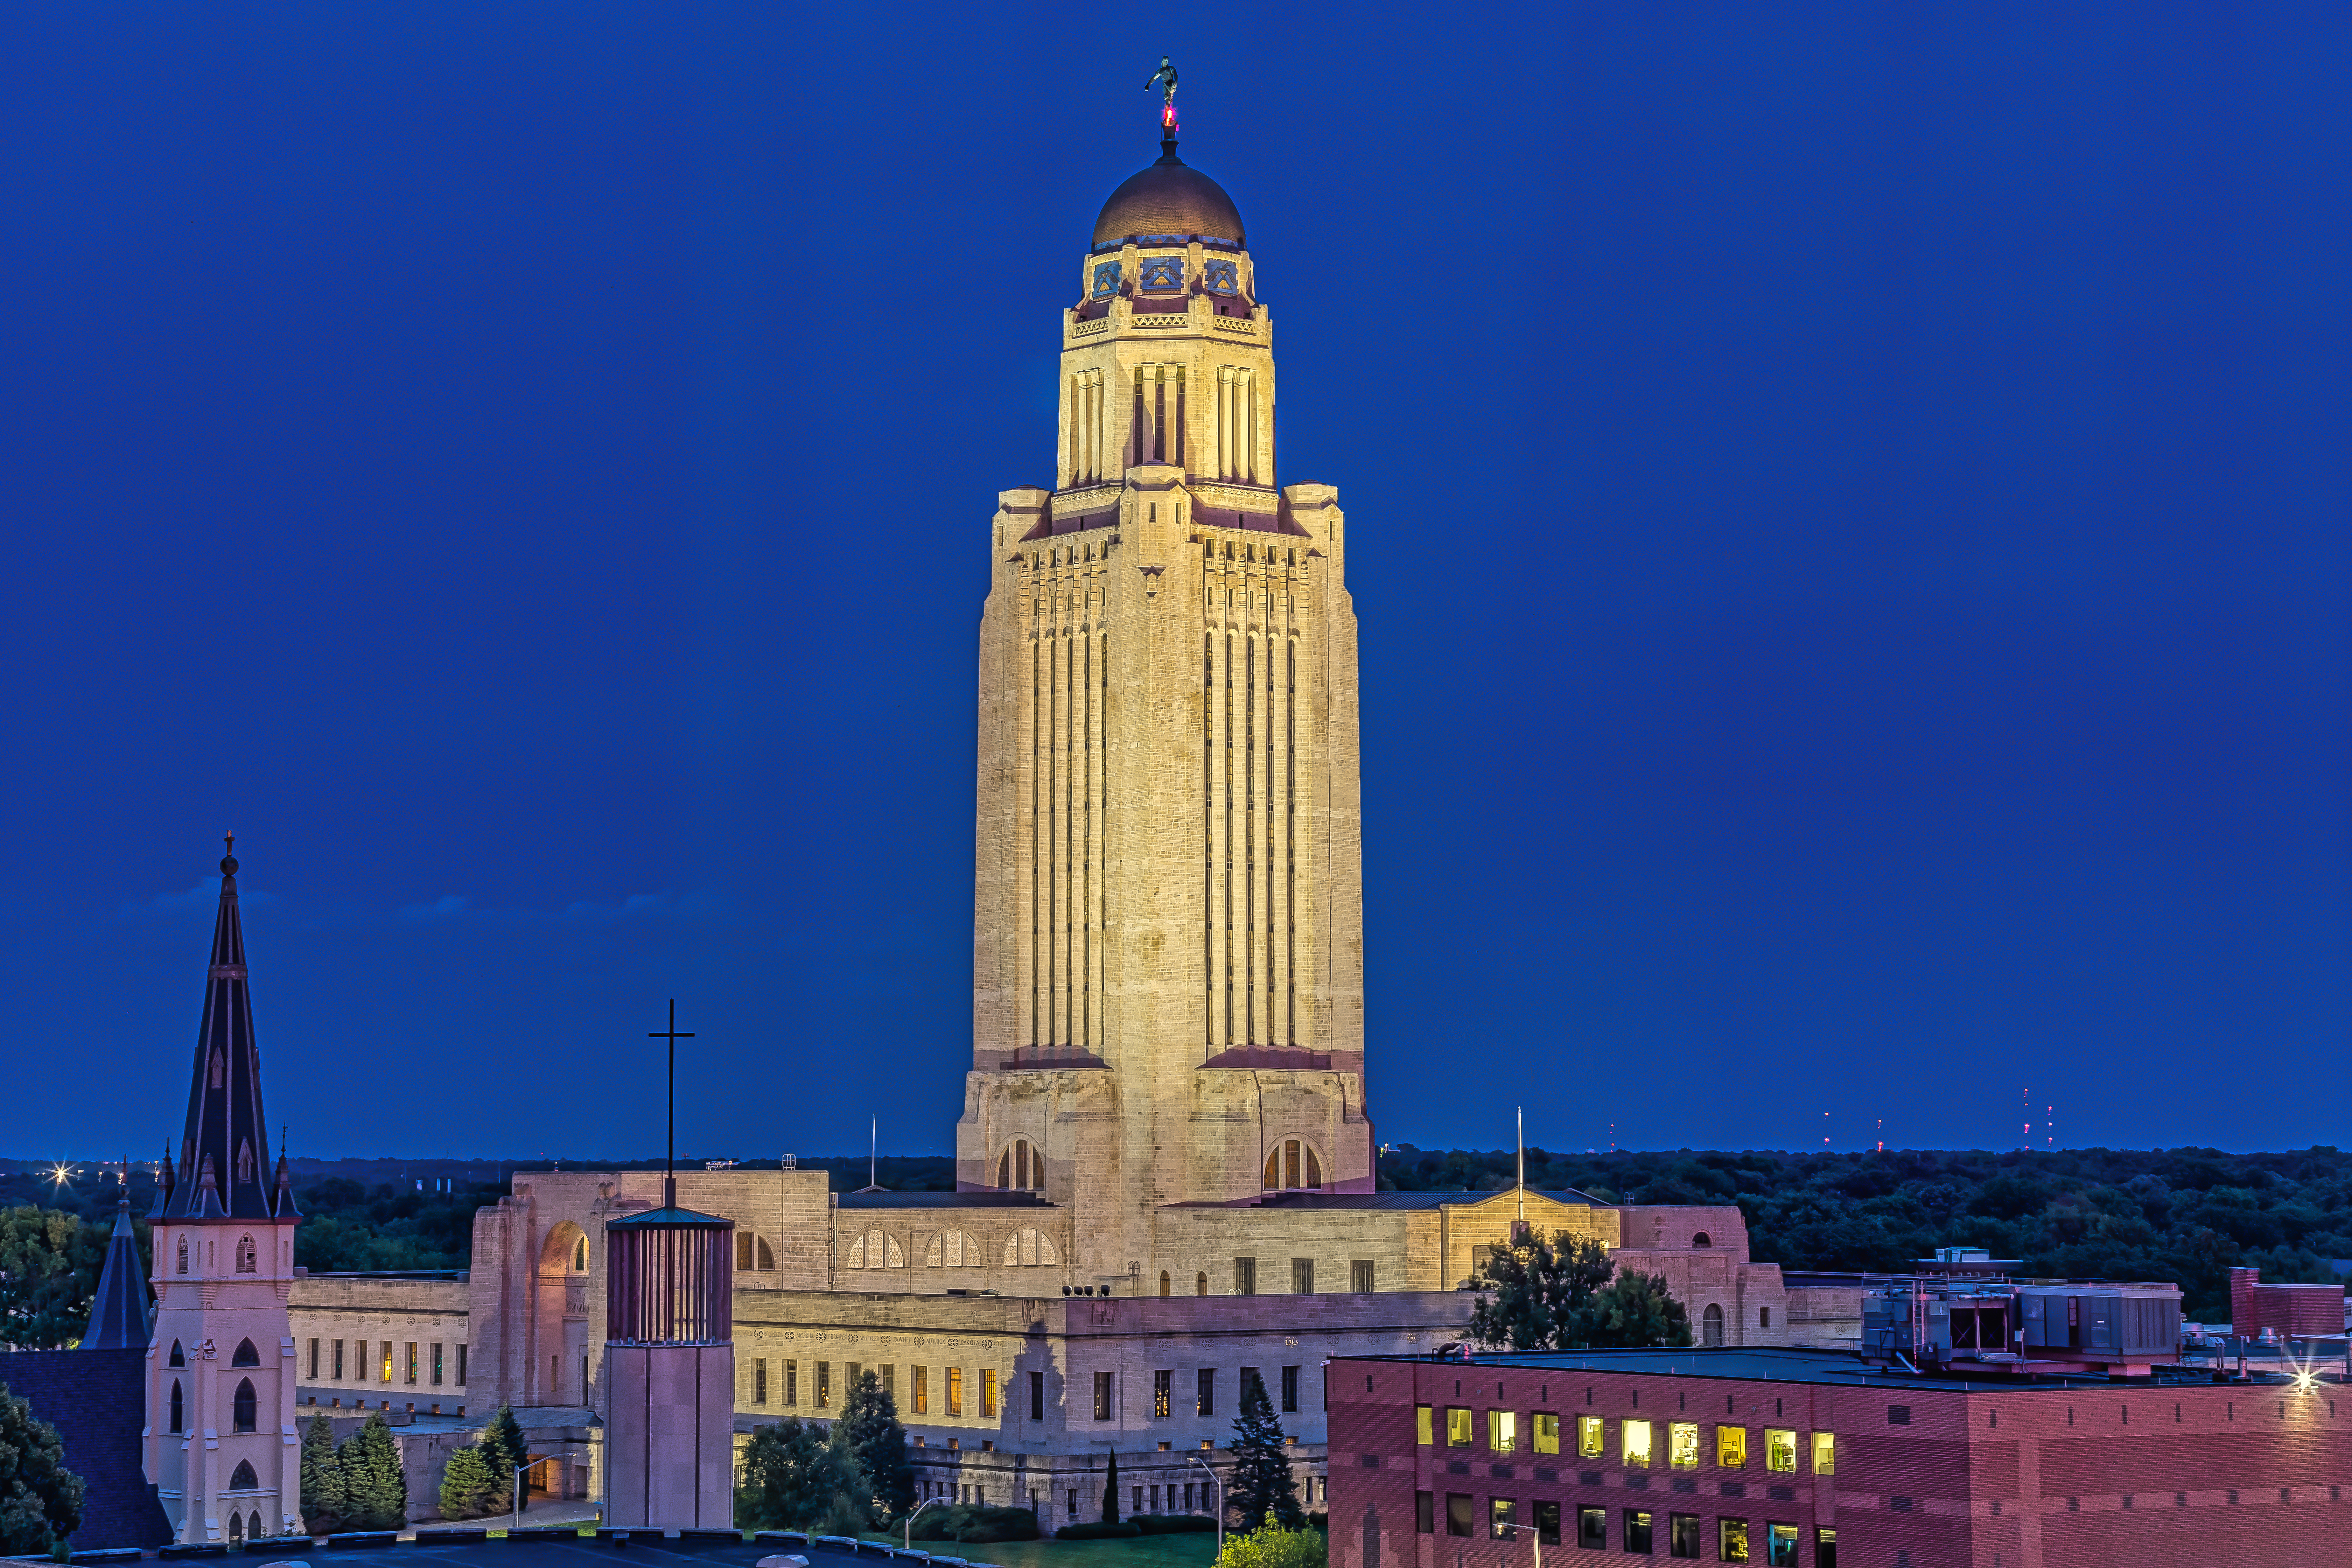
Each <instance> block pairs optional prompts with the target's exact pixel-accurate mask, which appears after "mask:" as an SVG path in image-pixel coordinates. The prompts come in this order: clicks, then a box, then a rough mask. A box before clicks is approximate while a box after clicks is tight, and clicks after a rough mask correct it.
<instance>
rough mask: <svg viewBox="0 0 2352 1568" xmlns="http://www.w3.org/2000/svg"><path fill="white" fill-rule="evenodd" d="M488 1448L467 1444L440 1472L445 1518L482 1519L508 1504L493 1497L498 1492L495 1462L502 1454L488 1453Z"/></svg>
mask: <svg viewBox="0 0 2352 1568" xmlns="http://www.w3.org/2000/svg"><path fill="white" fill-rule="evenodd" d="M485 1447H486V1445H484V1444H480V1443H468V1444H467V1445H466V1446H465V1447H462V1448H460V1449H458V1450H457V1452H456V1453H454V1454H452V1455H450V1456H449V1463H448V1466H447V1467H446V1468H445V1469H443V1470H442V1472H441V1517H442V1518H444V1519H479V1518H480V1517H482V1515H484V1514H486V1513H492V1512H496V1511H499V1510H502V1509H503V1508H504V1507H505V1504H503V1503H499V1502H497V1501H494V1500H493V1499H494V1497H495V1495H496V1493H497V1491H498V1485H497V1481H498V1476H497V1472H496V1470H495V1469H494V1468H492V1467H493V1462H494V1459H495V1458H499V1457H502V1456H489V1455H486V1454H485V1452H484V1450H485Z"/></svg>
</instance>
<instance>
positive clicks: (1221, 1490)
mask: <svg viewBox="0 0 2352 1568" xmlns="http://www.w3.org/2000/svg"><path fill="white" fill-rule="evenodd" d="M1185 1458H1188V1459H1190V1460H1192V1463H1194V1464H1196V1465H1199V1466H1200V1467H1201V1473H1202V1475H1204V1476H1206V1477H1208V1478H1209V1484H1210V1485H1211V1486H1213V1487H1214V1488H1216V1497H1217V1503H1216V1507H1217V1557H1216V1560H1217V1561H1218V1562H1220V1563H1223V1561H1224V1560H1225V1483H1224V1482H1223V1481H1221V1480H1219V1479H1217V1472H1216V1471H1215V1470H1213V1469H1211V1468H1209V1465H1208V1463H1207V1461H1205V1460H1203V1459H1202V1458H1201V1456H1200V1455H1198V1454H1188V1455H1186V1456H1185Z"/></svg>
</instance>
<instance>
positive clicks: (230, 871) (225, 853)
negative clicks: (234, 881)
mask: <svg viewBox="0 0 2352 1568" xmlns="http://www.w3.org/2000/svg"><path fill="white" fill-rule="evenodd" d="M221 875H222V876H224V877H234V876H236V829H235V828H231V829H230V830H229V831H228V832H226V833H224V834H222V835H221Z"/></svg>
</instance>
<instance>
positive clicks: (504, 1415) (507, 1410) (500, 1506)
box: [481, 1405, 530, 1513]
mask: <svg viewBox="0 0 2352 1568" xmlns="http://www.w3.org/2000/svg"><path fill="white" fill-rule="evenodd" d="M481 1446H482V1458H483V1460H484V1462H485V1463H487V1464H488V1466H489V1467H490V1468H491V1469H493V1470H495V1471H497V1472H498V1474H497V1476H496V1478H495V1479H494V1481H493V1483H492V1486H491V1491H490V1496H491V1501H490V1504H489V1510H488V1511H490V1512H493V1513H497V1512H503V1511H504V1510H507V1509H509V1508H511V1507H513V1506H514V1505H515V1504H516V1503H517V1502H520V1503H521V1505H522V1506H523V1507H524V1508H529V1507H530V1477H528V1476H526V1477H524V1478H523V1488H522V1496H521V1497H520V1498H517V1497H516V1496H515V1490H514V1487H515V1469H516V1468H517V1467H518V1466H521V1465H526V1464H529V1463H530V1443H529V1442H527V1441H525V1440H524V1437H523V1435H522V1423H521V1422H520V1421H518V1420H516V1419H515V1413H514V1410H513V1407H512V1406H510V1405H499V1413H498V1414H497V1415H493V1416H491V1417H490V1424H489V1425H488V1426H485V1427H484V1428H482V1445H481Z"/></svg>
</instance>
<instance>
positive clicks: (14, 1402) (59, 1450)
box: [0, 1384, 82, 1556]
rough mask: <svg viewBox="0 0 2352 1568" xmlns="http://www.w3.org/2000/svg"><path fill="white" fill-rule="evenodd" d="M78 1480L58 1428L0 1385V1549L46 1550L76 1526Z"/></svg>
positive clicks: (10, 1551)
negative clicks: (69, 1466)
mask: <svg viewBox="0 0 2352 1568" xmlns="http://www.w3.org/2000/svg"><path fill="white" fill-rule="evenodd" d="M81 1495H82V1488H81V1478H80V1477H79V1476H78V1475H75V1474H74V1473H73V1472H72V1471H71V1470H68V1469H67V1468H66V1467H65V1445H64V1444H62V1443H60V1442H58V1429H57V1428H56V1427H54V1426H50V1425H49V1424H48V1423H47V1422H46V1421H44V1420H42V1419H41V1418H40V1417H38V1416H37V1415H34V1414H33V1407H32V1405H29V1404H27V1403H26V1401H24V1400H22V1399H19V1398H17V1397H16V1395H15V1394H11V1393H9V1392H8V1389H7V1385H6V1384H0V1553H7V1554H10V1555H16V1556H23V1555H27V1554H29V1553H32V1552H47V1551H48V1550H50V1549H51V1548H52V1547H53V1546H56V1545H57V1544H58V1543H59V1542H63V1541H64V1540H65V1539H66V1537H68V1536H69V1535H71V1534H72V1533H73V1532H74V1531H77V1530H79V1529H80V1528H81Z"/></svg>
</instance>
